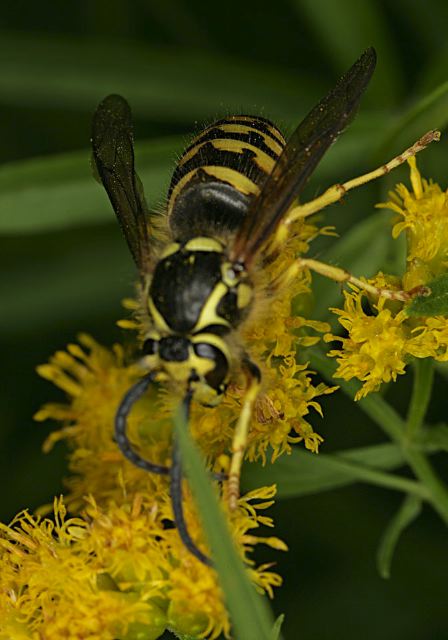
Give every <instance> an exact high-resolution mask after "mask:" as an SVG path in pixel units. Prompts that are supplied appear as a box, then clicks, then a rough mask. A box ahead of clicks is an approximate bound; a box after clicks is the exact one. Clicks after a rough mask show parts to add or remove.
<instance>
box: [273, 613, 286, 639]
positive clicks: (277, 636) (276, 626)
mask: <svg viewBox="0 0 448 640" xmlns="http://www.w3.org/2000/svg"><path fill="white" fill-rule="evenodd" d="M284 620H285V614H284V613H282V614H280V615H279V616H278V618H277V620H276V621H275V622H274V626H273V628H272V633H271V640H281V635H280V633H281V630H282V624H283V622H284Z"/></svg>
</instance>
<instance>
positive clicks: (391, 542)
mask: <svg viewBox="0 0 448 640" xmlns="http://www.w3.org/2000/svg"><path fill="white" fill-rule="evenodd" d="M421 509H422V501H421V499H420V498H418V497H417V496H406V498H405V499H404V500H403V503H402V505H401V507H400V508H399V510H398V511H397V513H396V514H395V515H394V517H393V518H392V520H391V521H390V523H389V525H388V526H387V528H386V530H385V531H384V533H383V536H382V538H381V541H380V545H379V547H378V552H377V558H376V563H377V568H378V573H379V574H380V576H381V577H382V578H385V579H387V578H390V567H391V564H392V558H393V555H394V552H395V548H396V546H397V543H398V540H399V538H400V536H401V534H402V533H403V531H404V530H405V529H406V528H407V527H408V526H409V525H410V524H411V523H412V522H413V521H414V520H415V519H416V518H417V517H418V516H419V514H420V512H421Z"/></svg>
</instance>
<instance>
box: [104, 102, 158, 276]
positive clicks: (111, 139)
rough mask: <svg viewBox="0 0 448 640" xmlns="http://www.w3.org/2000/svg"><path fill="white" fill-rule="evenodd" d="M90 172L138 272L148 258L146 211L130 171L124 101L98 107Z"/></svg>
mask: <svg viewBox="0 0 448 640" xmlns="http://www.w3.org/2000/svg"><path fill="white" fill-rule="evenodd" d="M92 147H93V163H94V169H96V170H97V172H98V175H99V178H100V180H101V182H102V183H103V186H104V188H105V189H106V191H107V195H108V196H109V200H110V201H111V203H112V207H113V208H114V211H115V213H116V216H117V218H118V222H119V223H120V227H121V230H122V232H123V234H124V237H125V238H126V241H127V243H128V245H129V249H130V250H131V253H132V256H133V258H134V260H135V262H136V264H137V267H138V268H139V270H140V273H141V274H144V273H145V267H146V268H147V265H148V261H149V258H150V242H149V233H148V222H149V211H148V206H147V204H146V201H145V197H144V195H143V187H142V184H141V182H140V179H139V177H138V176H137V174H136V173H135V169H134V138H133V126H132V115H131V109H130V107H129V105H128V103H127V102H126V100H125V99H124V98H122V97H121V96H119V95H110V96H107V97H106V98H104V100H102V101H101V102H100V104H99V105H98V107H97V109H96V111H95V114H94V116H93V123H92Z"/></svg>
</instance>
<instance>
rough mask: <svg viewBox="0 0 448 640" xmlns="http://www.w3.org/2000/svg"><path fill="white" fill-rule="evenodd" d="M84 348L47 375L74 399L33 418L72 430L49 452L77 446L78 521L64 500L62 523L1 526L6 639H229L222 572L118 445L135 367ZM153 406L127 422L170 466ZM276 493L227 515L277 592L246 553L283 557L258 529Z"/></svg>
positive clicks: (194, 526)
mask: <svg viewBox="0 0 448 640" xmlns="http://www.w3.org/2000/svg"><path fill="white" fill-rule="evenodd" d="M80 343H81V345H82V346H80V345H77V344H72V345H69V347H68V350H67V352H62V351H61V352H58V353H57V354H55V356H54V357H53V358H52V360H51V362H50V364H48V365H43V366H42V367H40V368H39V372H40V374H41V375H43V376H44V377H46V378H48V379H50V380H52V381H53V382H54V383H55V384H57V385H58V386H59V387H60V388H61V389H63V390H64V391H65V392H66V394H67V395H68V396H69V398H70V402H69V403H68V404H48V405H46V406H45V407H43V409H41V410H40V411H39V412H38V413H37V414H36V419H37V420H45V419H47V418H50V419H55V420H61V421H62V422H63V424H64V426H63V428H62V429H61V430H59V431H57V432H55V433H54V434H53V435H51V436H50V438H49V439H48V441H47V443H46V448H47V449H48V448H49V447H51V446H52V445H53V444H54V442H56V441H57V440H60V439H65V440H66V441H67V443H68V445H69V448H70V457H69V466H70V470H71V472H72V474H73V475H72V476H71V477H70V478H69V479H68V483H67V484H68V487H69V493H68V495H67V497H66V500H65V501H66V503H67V505H68V506H69V507H70V509H71V510H72V511H77V512H78V513H79V516H80V517H77V518H70V519H67V520H66V519H65V506H64V503H63V502H62V500H58V501H56V502H55V505H54V517H55V524H54V523H53V520H50V519H49V518H45V519H43V520H39V519H38V518H34V517H32V516H30V515H29V514H27V513H26V512H25V513H22V514H19V515H18V516H17V517H16V518H15V520H14V521H13V523H11V525H10V526H9V527H7V526H5V525H3V526H2V528H1V530H0V533H1V538H0V549H1V554H2V577H1V583H2V589H1V591H0V612H1V614H2V615H1V617H0V638H13V639H14V640H20V639H21V638H24V639H25V638H27V639H28V638H30V639H33V640H34V638H36V639H37V638H39V637H46V638H49V639H53V638H54V639H58V640H59V638H61V639H62V638H71V637H72V638H89V640H96V639H98V640H103V639H106V640H107V638H110V639H111V640H113V639H117V640H120V639H126V640H133V639H134V638H141V637H144V638H145V639H147V640H151V639H152V638H154V639H155V638H158V637H159V636H160V635H161V634H162V633H163V631H164V630H165V629H166V628H169V629H172V630H174V631H176V632H177V633H183V634H189V635H192V636H196V637H209V638H212V639H213V638H217V637H218V636H219V635H220V634H221V633H224V634H225V635H226V636H229V634H230V622H229V618H228V614H227V611H226V608H225V606H224V602H223V597H222V593H221V590H220V587H219V584H218V580H217V576H216V573H215V571H214V570H213V569H210V568H208V567H206V566H205V565H203V564H202V563H201V562H199V561H198V560H196V558H194V557H193V556H192V555H191V553H190V552H189V551H188V550H187V549H186V548H185V547H184V545H183V543H182V541H181V539H180V537H179V535H178V533H177V530H176V529H175V528H174V527H173V521H172V520H173V516H172V509H171V500H170V496H169V494H168V481H167V479H166V478H164V477H159V476H154V475H152V474H149V473H147V472H145V471H142V470H140V469H138V468H136V467H135V466H134V465H132V464H131V463H129V462H128V461H127V460H125V459H124V458H123V456H122V455H121V454H120V453H119V452H118V450H117V447H116V444H115V443H114V441H113V438H112V424H113V416H114V413H115V411H116V408H117V405H118V403H119V401H120V399H121V396H122V394H123V393H124V391H125V390H126V389H127V388H128V387H129V386H130V385H131V384H132V383H133V382H134V381H135V380H136V377H137V376H138V371H137V370H136V369H135V368H133V367H132V366H126V365H125V364H124V361H123V358H124V354H123V350H122V348H121V347H119V346H116V347H114V349H113V350H112V351H110V350H108V349H105V348H104V347H102V346H100V345H99V344H97V343H96V342H95V341H94V340H93V339H92V338H90V337H88V336H81V337H80ZM149 409H151V410H149ZM153 409H154V404H153V399H151V397H149V398H147V399H146V398H145V399H144V400H142V401H141V402H140V403H139V404H138V405H137V406H136V410H135V411H133V412H132V415H131V417H130V419H129V423H130V424H129V427H130V434H131V438H132V439H133V440H138V441H139V442H140V443H141V445H142V447H141V448H142V452H143V453H144V455H146V456H147V457H148V459H152V460H160V459H162V460H163V459H165V458H166V459H167V460H168V458H169V450H170V432H169V430H168V429H163V425H161V424H158V425H156V426H155V425H154V422H153V420H152V419H151V417H150V416H151V414H152V413H153ZM184 493H185V498H184V511H185V517H186V520H187V524H188V528H189V532H190V534H191V536H192V537H193V538H194V540H195V541H196V542H197V544H198V545H199V546H200V547H202V548H204V539H203V532H202V528H201V525H200V521H199V518H198V515H197V513H196V511H195V508H194V504H193V501H192V498H191V495H190V493H189V491H188V487H185V491H184ZM274 495H275V487H264V488H261V489H258V490H255V491H252V492H251V493H249V494H247V495H245V496H243V497H242V498H240V500H239V504H238V509H237V510H236V511H235V512H232V513H228V522H229V526H230V529H231V531H232V532H233V537H234V540H235V542H236V544H237V547H238V549H239V553H240V554H241V556H242V558H243V559H244V561H245V562H246V564H248V566H249V572H250V577H251V580H252V581H253V583H254V584H255V585H256V586H257V587H258V588H259V589H261V590H262V591H265V592H267V593H268V594H269V595H271V596H272V589H273V587H274V586H278V585H279V584H280V583H281V579H280V577H279V576H278V575H276V574H275V573H273V572H272V571H270V570H269V568H268V567H267V566H260V567H256V566H255V565H254V564H253V562H252V561H251V560H250V558H249V555H248V554H249V553H250V552H251V550H252V548H253V546H254V544H257V543H264V544H267V545H269V546H271V547H274V548H276V549H285V545H284V544H283V543H282V542H281V541H280V540H278V539H277V538H275V537H267V538H263V537H257V536H255V535H253V530H254V529H257V528H258V527H260V526H261V525H264V526H272V521H271V519H270V518H269V517H266V516H264V515H262V514H261V513H260V511H263V510H264V509H266V508H268V507H269V506H270V505H271V504H272V498H273V497H274ZM223 508H226V505H225V500H223ZM12 630H14V631H12ZM18 630H20V631H18ZM8 634H9V635H8ZM139 634H140V635H139Z"/></svg>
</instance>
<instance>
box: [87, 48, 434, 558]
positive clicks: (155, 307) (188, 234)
mask: <svg viewBox="0 0 448 640" xmlns="http://www.w3.org/2000/svg"><path fill="white" fill-rule="evenodd" d="M375 64H376V53H375V50H374V49H373V48H370V49H367V50H366V51H365V52H364V53H363V54H362V55H361V57H360V58H359V59H358V60H357V61H356V62H355V64H354V65H353V66H352V67H351V68H350V69H349V70H348V71H347V72H346V73H345V75H344V76H342V78H341V79H340V80H339V81H338V82H337V84H336V85H335V87H334V88H333V89H332V90H331V91H330V92H329V93H328V94H327V95H326V96H325V97H324V98H323V99H322V100H321V101H320V102H319V103H318V104H317V105H316V106H315V107H314V108H313V109H312V110H311V111H310V113H309V114H308V115H307V116H306V117H305V119H304V120H303V121H302V122H301V123H300V124H299V126H298V127H297V128H296V130H295V131H294V133H293V134H292V135H291V137H290V138H289V140H288V141H286V140H285V138H284V137H283V135H282V133H281V132H280V131H279V129H278V128H277V127H276V126H275V125H273V124H272V123H271V122H270V121H268V120H266V119H265V118H262V117H258V116H248V115H236V116H232V117H227V118H224V119H221V120H218V121H217V122H214V123H213V124H211V125H210V126H208V127H207V128H206V129H204V130H203V131H202V132H201V133H200V134H199V135H198V136H197V137H196V138H195V139H194V140H193V142H192V143H191V144H190V146H189V147H188V148H187V149H186V150H185V151H184V153H183V155H182V156H181V157H180V159H179V161H178V163H177V166H176V168H175V170H174V173H173V176H172V179H171V184H170V187H169V190H168V196H167V206H166V214H165V215H166V223H167V227H168V231H169V235H170V240H169V241H168V242H167V243H166V244H165V246H162V247H160V246H159V245H160V243H158V242H157V240H156V238H155V236H156V234H155V228H156V224H157V221H156V220H155V214H154V213H152V212H151V211H150V210H149V208H148V206H147V204H146V201H145V197H144V193H143V188H142V184H141V182H140V180H139V178H138V175H137V173H136V171H135V168H134V144H133V126H132V117H131V111H130V108H129V105H128V103H127V102H126V100H125V99H124V98H122V97H121V96H119V95H110V96H108V97H106V98H104V100H103V101H102V102H101V103H100V104H99V106H98V108H97V110H96V112H95V115H94V118H93V131H92V145H93V160H94V165H95V168H96V171H97V173H98V175H99V178H100V181H101V182H102V184H103V186H104V188H105V190H106V192H107V195H108V196H109V199H110V202H111V204H112V207H113V209H114V211H115V213H116V216H117V218H118V222H119V224H120V226H121V229H122V232H123V234H124V236H125V239H126V241H127V244H128V245H129V249H130V251H131V254H132V256H133V258H134V261H135V263H136V265H137V268H138V271H139V275H140V286H141V292H142V295H141V313H142V314H143V315H144V316H145V318H146V320H147V325H148V327H149V328H148V330H147V333H146V335H145V336H144V340H143V345H142V354H141V358H140V364H141V366H142V367H143V370H144V371H145V372H146V373H145V375H143V377H142V378H141V379H140V380H138V381H137V382H136V383H135V384H134V385H133V386H132V387H131V388H130V389H129V391H128V392H127V393H126V395H125V396H124V398H123V399H122V401H121V403H120V405H119V407H118V410H117V413H116V416H115V438H116V442H117V444H118V446H119V448H120V449H121V451H122V453H123V454H124V455H125V456H126V457H127V458H128V459H129V460H130V461H131V462H132V463H134V464H135V465H137V466H138V467H141V468H142V469H145V470H147V471H150V472H152V473H157V474H170V477H171V479H170V488H171V497H172V503H173V512H174V520H175V524H176V526H177V527H178V530H179V534H180V536H181V538H182V540H183V542H184V544H185V545H186V546H187V548H188V549H189V550H190V551H191V552H192V553H193V554H194V555H195V556H196V557H197V558H198V559H199V560H201V561H202V562H203V563H205V564H211V562H210V559H209V558H208V557H207V556H205V555H204V554H203V553H202V552H201V551H200V550H199V549H198V548H197V546H196V545H195V543H194V541H193V540H192V539H191V537H190V535H189V533H188V531H187V528H186V525H185V521H184V516H183V512H182V489H181V481H182V465H181V460H180V455H179V451H178V449H177V446H176V443H175V442H174V443H173V454H172V463H171V466H170V467H168V466H164V465H159V464H157V463H156V462H153V461H149V460H146V459H144V458H143V457H142V456H141V455H140V454H139V453H138V452H137V451H136V450H135V449H134V448H133V446H132V444H131V442H130V441H129V439H128V436H127V434H126V428H127V418H128V415H129V413H130V411H131V409H132V407H133V405H134V404H135V403H136V402H137V400H138V399H139V398H140V397H142V395H144V394H145V392H146V391H147V389H148V387H149V386H150V385H151V384H154V383H160V382H161V383H170V382H171V383H174V384H175V385H176V386H177V388H180V389H181V390H182V393H183V395H184V400H183V404H184V406H185V409H186V411H187V414H188V410H189V407H190V403H191V400H192V399H194V400H195V401H196V402H199V403H201V404H202V405H205V406H216V405H217V404H218V403H219V402H220V400H221V399H222V397H223V395H224V394H225V393H226V388H227V386H228V384H229V382H230V381H231V380H232V376H234V375H235V371H236V370H237V369H238V370H242V371H243V372H244V374H245V376H246V378H247V388H246V393H245V396H244V399H243V401H242V408H241V413H240V416H239V419H238V422H237V425H236V428H235V436H234V441H233V446H232V459H231V464H230V469H229V473H228V477H227V480H228V494H229V500H230V503H231V505H233V506H235V505H236V500H237V498H238V495H239V478H240V468H241V464H242V460H243V455H244V449H245V443H246V439H247V432H248V428H249V422H250V417H251V412H252V408H253V405H254V402H255V400H256V398H257V394H258V393H259V389H260V384H261V372H260V368H259V366H258V365H257V363H255V362H253V361H252V360H251V358H250V355H249V353H248V351H247V350H246V348H245V347H244V345H241V344H240V342H239V341H238V330H239V328H240V327H241V325H242V323H243V322H244V321H245V319H246V318H247V317H248V316H249V315H250V314H251V312H252V311H253V308H254V304H253V302H254V299H255V297H256V296H257V294H258V292H257V290H256V286H257V285H256V281H257V279H256V277H255V274H256V270H257V269H262V268H263V264H264V263H265V261H266V260H268V259H269V254H270V253H272V251H279V250H281V245H282V242H284V241H285V239H286V238H287V237H288V232H289V230H290V227H291V223H292V222H294V221H295V220H296V219H298V218H300V217H305V216H307V215H310V214H311V213H314V212H315V211H317V210H319V209H321V208H322V207H324V206H327V205H328V204H330V203H331V202H335V201H337V200H339V199H341V197H342V196H343V195H344V193H345V192H346V191H348V190H349V189H351V188H353V187H354V186H358V185H359V184H363V183H364V182H367V181H368V180H371V179H373V178H374V177H377V175H381V174H383V173H386V172H387V171H389V170H390V169H391V168H393V166H396V164H400V163H401V162H403V161H404V160H405V159H406V158H407V157H409V155H413V154H414V153H416V152H417V151H418V150H420V148H423V146H426V144H427V143H428V140H427V139H426V138H422V139H421V140H420V141H419V142H418V143H416V145H414V146H413V147H411V148H410V149H408V150H407V151H406V152H404V153H403V154H402V155H401V156H398V157H397V158H395V159H394V160H393V161H391V163H389V164H388V165H383V167H381V168H380V169H378V170H376V172H371V173H370V174H366V176H363V177H361V178H358V179H355V180H352V181H351V182H348V183H345V184H344V185H335V186H334V187H331V188H330V189H328V190H327V191H326V192H325V193H324V194H323V195H322V196H320V197H319V198H316V199H315V200H314V201H312V202H311V203H307V204H305V205H302V206H297V205H295V203H296V199H297V197H298V195H299V194H300V192H301V190H302V188H303V186H304V185H305V183H306V182H307V180H308V178H309V177H310V175H311V173H312V172H313V170H314V169H315V167H316V165H317V164H318V162H319V161H320V159H321V158H322V156H323V155H324V153H325V152H326V151H327V150H328V148H329V147H330V146H331V144H332V143H333V142H334V141H335V140H336V138H337V137H338V135H339V134H340V133H341V132H342V131H343V130H344V128H345V127H346V126H347V125H348V124H349V123H350V121H351V120H352V119H353V117H354V115H355V113H356V110H357V108H358V105H359V102H360V99H361V96H362V94H363V93H364V91H365V89H366V87H367V85H368V83H369V81H370V78H371V76H372V73H373V71H374V68H375ZM430 133H431V132H430ZM432 133H433V135H434V136H435V133H434V132H432ZM427 135H429V134H427ZM433 139H434V138H433ZM394 163H395V164H394ZM304 267H308V268H310V269H314V270H316V271H319V272H320V273H324V274H325V275H329V276H330V277H332V278H333V279H335V280H337V281H340V282H344V281H350V282H353V283H355V284H358V285H360V286H362V287H364V288H368V287H369V286H370V285H366V283H364V282H362V281H360V280H358V279H357V278H355V277H354V276H351V275H350V274H349V273H348V272H346V271H344V270H342V269H338V268H336V267H331V266H329V265H323V264H322V263H319V262H317V261H315V260H310V259H304V258H300V257H298V258H297V260H296V261H295V262H294V264H293V265H292V267H291V269H290V270H289V273H288V274H285V277H284V278H281V281H282V285H281V284H280V283H278V286H285V283H287V282H288V279H289V278H291V277H294V274H295V273H297V271H298V270H300V269H301V268H304ZM374 289H375V293H376V294H377V295H386V296H389V297H395V298H399V299H408V297H409V294H408V293H406V292H402V294H400V293H399V292H389V291H387V290H382V289H376V288H374ZM271 293H272V292H271ZM274 293H275V292H274ZM400 295H401V296H402V297H401V298H400ZM235 343H237V344H238V348H237V349H235ZM235 354H236V355H235ZM216 475H217V477H218V479H221V480H222V479H223V476H220V475H219V474H216Z"/></svg>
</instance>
